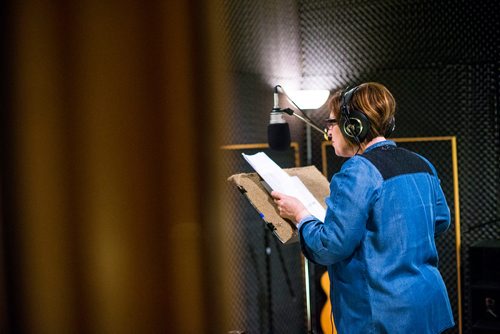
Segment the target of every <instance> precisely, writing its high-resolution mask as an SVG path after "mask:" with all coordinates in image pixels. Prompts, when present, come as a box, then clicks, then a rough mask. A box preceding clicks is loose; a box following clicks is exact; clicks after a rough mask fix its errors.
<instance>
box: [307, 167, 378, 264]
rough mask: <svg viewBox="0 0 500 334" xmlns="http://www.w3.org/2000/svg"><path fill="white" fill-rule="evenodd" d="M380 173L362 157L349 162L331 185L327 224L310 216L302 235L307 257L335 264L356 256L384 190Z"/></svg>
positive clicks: (315, 260)
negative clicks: (380, 192)
mask: <svg viewBox="0 0 500 334" xmlns="http://www.w3.org/2000/svg"><path fill="white" fill-rule="evenodd" d="M381 183H382V177H381V175H380V173H379V172H378V171H377V170H376V168H374V167H373V166H372V165H371V164H369V163H368V162H365V160H364V159H362V158H360V157H353V158H351V159H349V160H348V161H346V162H345V163H344V165H343V166H342V169H341V171H340V172H339V173H337V174H335V175H334V177H333V178H332V181H331V183H330V196H329V197H327V198H326V205H327V213H326V217H325V221H324V222H321V221H319V220H317V219H314V218H310V217H306V219H304V220H303V221H302V222H301V225H300V228H299V233H300V241H301V247H302V251H303V253H304V255H305V256H306V257H307V258H308V259H309V260H311V261H313V262H315V263H318V264H322V265H331V264H333V263H336V262H338V261H341V260H344V259H346V258H347V257H349V256H350V255H352V254H353V253H354V251H355V249H356V248H357V247H358V245H359V244H360V242H361V240H362V239H363V237H364V235H365V232H366V223H367V220H368V217H369V213H370V209H371V207H372V205H373V202H374V201H375V200H376V197H377V194H378V190H379V189H380V187H381Z"/></svg>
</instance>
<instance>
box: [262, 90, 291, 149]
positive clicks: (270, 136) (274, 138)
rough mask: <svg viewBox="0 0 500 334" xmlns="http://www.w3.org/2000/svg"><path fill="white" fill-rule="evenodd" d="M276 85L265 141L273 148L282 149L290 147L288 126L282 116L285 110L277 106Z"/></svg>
mask: <svg viewBox="0 0 500 334" xmlns="http://www.w3.org/2000/svg"><path fill="white" fill-rule="evenodd" d="M278 87H279V86H276V87H274V107H273V109H272V110H271V115H270V119H269V125H268V126H267V141H268V143H269V147H270V148H272V149H273V150H277V151H284V150H286V149H287V148H289V147H290V142H291V138H290V127H289V126H288V123H287V122H286V120H285V118H284V117H283V116H284V113H285V112H286V111H285V110H282V109H280V106H279V95H278Z"/></svg>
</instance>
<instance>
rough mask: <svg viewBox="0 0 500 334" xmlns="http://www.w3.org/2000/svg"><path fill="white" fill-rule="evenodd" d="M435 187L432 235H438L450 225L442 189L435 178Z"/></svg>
mask: <svg viewBox="0 0 500 334" xmlns="http://www.w3.org/2000/svg"><path fill="white" fill-rule="evenodd" d="M435 183H436V185H435V198H436V202H435V209H434V216H435V218H434V219H435V223H434V224H435V225H434V226H435V230H434V235H439V234H441V233H443V232H445V231H446V230H448V228H449V227H450V223H451V215H450V208H449V207H448V203H446V198H445V197H444V193H443V189H442V188H441V185H440V182H439V179H437V178H436V182H435Z"/></svg>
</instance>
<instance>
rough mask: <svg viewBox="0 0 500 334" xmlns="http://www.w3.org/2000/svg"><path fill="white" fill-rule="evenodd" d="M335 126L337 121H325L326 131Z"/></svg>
mask: <svg viewBox="0 0 500 334" xmlns="http://www.w3.org/2000/svg"><path fill="white" fill-rule="evenodd" d="M335 124H337V120H336V119H335V118H327V119H325V127H326V129H327V130H329V129H330V128H332V127H333V126H334V125H335Z"/></svg>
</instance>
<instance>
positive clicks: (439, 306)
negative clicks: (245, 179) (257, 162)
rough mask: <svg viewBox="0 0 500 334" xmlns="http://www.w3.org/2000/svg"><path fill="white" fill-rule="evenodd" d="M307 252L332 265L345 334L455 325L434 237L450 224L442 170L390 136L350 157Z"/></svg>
mask: <svg viewBox="0 0 500 334" xmlns="http://www.w3.org/2000/svg"><path fill="white" fill-rule="evenodd" d="M326 204H327V213H326V217H325V221H324V222H321V221H319V220H318V219H316V218H314V217H313V216H308V217H306V218H304V219H302V221H301V222H300V224H299V231H300V240H301V246H302V251H303V253H304V254H305V256H306V257H307V258H308V259H309V260H311V261H313V262H315V263H318V264H322V265H325V266H327V267H328V274H329V276H330V282H331V286H330V289H331V302H332V312H333V315H334V319H335V325H336V327H337V330H338V332H339V333H341V334H343V333H363V334H367V333H391V334H393V333H405V334H406V333H420V334H422V333H440V332H442V331H443V330H445V329H447V328H449V327H452V326H453V325H454V321H453V315H452V311H451V307H450V302H449V299H448V294H447V291H446V287H445V285H444V282H443V279H442V277H441V275H440V273H439V271H438V268H437V267H438V255H437V251H436V246H435V242H434V236H435V235H436V234H438V233H441V232H444V231H445V230H446V229H448V227H449V225H450V210H449V208H448V205H447V203H446V199H445V197H444V194H443V191H442V189H441V186H440V183H439V179H438V177H437V173H436V170H435V168H434V166H432V164H431V163H430V162H429V161H427V160H426V159H425V158H423V157H422V156H419V155H417V154H415V153H412V152H410V151H408V150H405V149H402V148H398V147H396V144H395V143H394V142H392V141H383V142H380V143H376V144H375V145H372V146H370V147H369V148H368V149H367V150H366V151H365V152H364V153H363V154H362V155H356V156H354V157H352V158H350V159H349V160H347V161H346V162H345V163H344V164H343V166H342V168H341V170H340V171H339V172H338V173H337V174H335V175H334V176H333V178H332V180H331V183H330V196H329V197H327V198H326Z"/></svg>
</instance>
